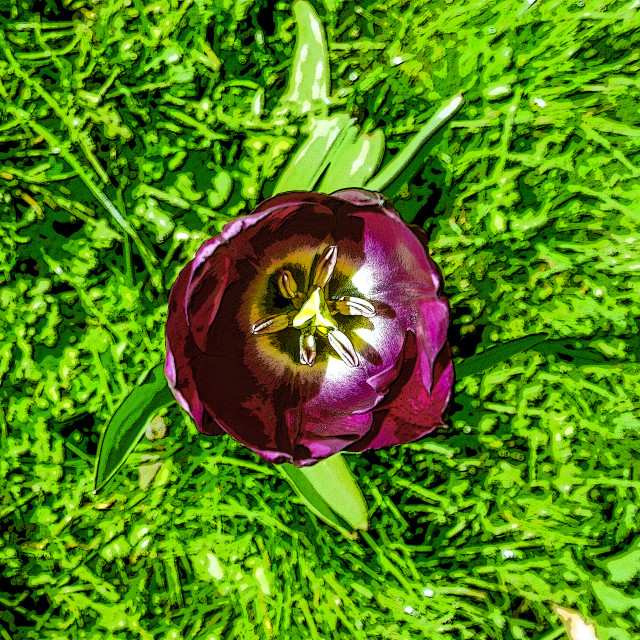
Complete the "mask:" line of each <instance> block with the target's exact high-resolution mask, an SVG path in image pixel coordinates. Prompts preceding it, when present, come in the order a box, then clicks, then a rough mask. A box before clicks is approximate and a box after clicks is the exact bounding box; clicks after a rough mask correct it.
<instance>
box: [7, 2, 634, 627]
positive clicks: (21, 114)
mask: <svg viewBox="0 0 640 640" xmlns="http://www.w3.org/2000/svg"><path fill="white" fill-rule="evenodd" d="M316 8H317V9H318V11H319V12H320V14H321V16H322V19H323V22H324V24H325V27H326V29H327V36H328V42H329V48H330V57H331V68H332V81H333V94H332V102H331V109H333V110H335V109H340V110H344V111H347V112H349V113H350V114H351V115H353V116H354V117H356V118H357V119H358V122H359V124H360V125H361V126H362V127H363V128H364V129H365V130H368V131H371V130H373V129H374V128H376V127H379V128H381V129H382V130H383V131H384V133H385V136H386V138H387V147H388V148H387V157H388V158H390V157H391V156H392V155H393V153H394V152H395V151H396V150H397V149H399V148H402V147H403V145H405V144H406V141H407V140H408V139H409V137H410V136H411V134H412V133H413V132H415V131H417V130H418V129H419V128H420V125H421V124H422V123H424V122H425V121H426V120H427V119H428V117H429V116H430V115H431V114H432V112H433V110H434V109H435V108H437V106H438V105H439V104H440V103H441V102H442V100H444V99H445V98H447V97H449V96H450V95H452V94H453V93H455V92H456V91H462V92H463V93H464V95H465V99H466V103H465V106H464V107H463V110H462V111H461V112H459V113H458V114H457V116H456V118H455V120H454V121H453V122H452V123H451V124H450V126H448V127H446V128H445V130H443V131H441V132H440V133H439V134H438V135H437V136H435V138H433V139H432V140H431V141H430V143H429V144H428V145H427V147H426V148H425V150H424V153H422V154H421V157H420V158H419V163H420V164H419V166H418V165H416V168H417V169H418V171H417V173H416V175H415V177H414V178H413V180H412V181H411V182H410V183H408V184H393V185H391V187H390V189H389V190H387V195H388V196H391V197H393V198H394V200H395V202H396V207H397V208H398V210H400V211H401V212H402V214H403V215H404V216H405V218H406V219H407V220H408V221H414V222H415V223H417V224H420V225H423V226H425V228H426V229H427V230H428V231H429V232H430V233H431V246H432V252H433V255H434V258H435V259H436V261H437V262H438V264H439V265H440V266H441V267H442V270H443V272H444V275H445V280H446V290H447V293H448V295H449V296H450V299H451V303H452V306H453V310H454V314H455V320H454V325H453V327H452V332H451V340H452V343H453V344H454V350H455V354H456V356H458V357H464V356H468V355H471V354H473V353H475V352H479V351H481V350H484V349H486V348H488V347H490V346H492V344H494V343H496V342H502V341H505V340H508V339H511V338H515V337H519V336H522V335H525V334H529V333H535V332H539V331H547V332H548V333H549V334H550V335H551V339H550V340H549V341H548V342H547V343H545V344H544V345H541V346H540V347H538V348H536V349H535V350H534V351H531V352H528V353H527V354H522V355H519V356H516V357H514V358H512V359H511V360H510V361H509V362H508V363H506V364H504V365H501V366H499V367H497V368H495V369H493V370H491V371H490V372H487V373H486V374H484V375H478V376H474V377H470V378H467V379H465V380H463V381H460V382H458V384H457V387H456V392H457V393H456V398H455V403H454V406H453V408H452V413H451V416H450V419H449V422H450V427H449V428H448V429H447V430H446V431H443V432H441V433H438V434H436V435H434V436H433V437H432V438H429V439H427V440H425V441H424V442H420V443H416V444H413V445H409V446H404V447H396V448H394V449H391V450H387V451H380V452H376V453H372V454H367V455H363V456H351V457H349V458H348V461H349V462H350V464H351V465H352V467H353V469H354V471H355V473H356V475H357V477H358V478H359V481H360V482H361V484H362V487H363V491H364V492H365V495H366V497H367V500H368V501H369V504H370V505H371V507H372V513H371V523H372V525H371V531H370V533H369V534H364V535H363V536H361V538H360V539H359V540H357V541H351V540H348V539H343V538H341V537H340V536H339V535H337V534H336V533H335V532H333V531H332V530H330V529H328V528H327V527H326V526H324V525H322V524H321V523H318V522H317V521H316V520H315V518H314V517H313V516H311V515H310V514H309V513H308V512H307V511H306V510H305V509H304V507H302V506H301V504H300V503H299V501H298V500H297V498H295V496H294V495H293V492H292V491H291V490H290V488H289V486H288V485H287V484H286V483H285V482H283V481H282V479H281V478H280V477H279V475H278V474H276V473H275V471H274V470H273V469H272V468H270V467H268V466H267V465H265V464H261V463H259V462H258V460H257V459H256V458H255V457H254V456H253V455H252V454H250V453H249V452H248V451H246V450H245V449H243V448H241V447H239V446H237V445H236V444H235V443H234V442H233V441H231V440H229V439H227V438H223V439H206V438H204V437H200V436H199V435H198V434H197V432H196V430H195V427H194V426H193V425H192V424H190V423H189V422H188V420H187V419H185V417H184V415H183V414H182V413H181V412H180V411H179V410H178V409H177V408H173V409H171V410H170V411H169V412H168V413H167V414H166V415H165V416H164V418H163V419H162V420H159V421H156V423H155V425H154V427H155V431H156V432H160V434H161V433H162V432H163V430H164V429H165V427H168V435H167V436H166V437H164V438H157V437H156V436H157V435H159V434H158V433H156V434H153V433H150V434H149V435H150V436H152V438H153V439H151V438H149V439H147V440H146V444H144V445H142V446H141V447H139V449H138V450H137V452H136V453H135V454H134V455H133V456H132V457H131V459H130V460H129V462H128V463H127V465H126V467H125V470H124V471H123V472H121V473H120V475H119V476H118V480H117V482H115V483H113V484H112V485H111V486H110V487H109V488H108V489H107V490H105V492H103V494H100V495H97V496H95V495H93V494H92V493H91V488H92V474H93V458H92V455H93V454H94V453H95V444H96V436H97V434H98V433H99V432H100V430H101V429H102V428H103V426H104V424H105V423H106V421H107V420H108V418H109V417H110V415H111V414H112V413H113V411H114V409H115V407H116V406H117V405H118V403H119V401H120V400H121V399H122V398H123V397H124V396H125V395H126V393H127V391H128V390H129V389H130V388H131V387H132V386H133V385H134V384H135V383H136V381H137V380H138V379H139V377H140V376H141V374H142V373H143V372H144V371H146V370H148V369H149V368H151V367H152V366H154V365H156V364H157V363H159V362H160V361H161V360H162V359H163V357H164V347H163V323H164V319H165V314H166V299H167V294H168V290H169V288H170V286H171V284H172V282H173V280H174V278H175V276H176V275H177V273H178V271H179V270H180V268H181V267H182V266H183V265H184V264H185V263H186V262H187V261H188V260H189V259H190V258H191V256H192V255H193V253H194V252H195V250H196V248H197V247H198V246H199V244H200V243H201V242H202V241H203V240H204V239H206V238H207V237H209V236H210V235H212V234H215V233H217V232H218V231H219V229H220V228H221V226H222V225H223V224H224V223H225V222H226V221H228V220H229V219H230V218H232V217H234V216H236V215H240V214H243V213H247V212H249V211H250V210H251V209H252V207H253V206H254V205H255V204H256V203H257V202H259V201H260V200H261V199H263V198H264V197H266V196H268V195H269V194H270V193H271V190H272V189H273V185H274V182H275V178H276V177H277V175H278V171H279V170H280V169H281V168H282V167H283V165H284V164H285V163H286V161H287V159H288V158H289V157H290V155H291V153H292V152H293V151H294V150H295V148H296V146H297V145H298V144H299V143H300V142H301V140H302V139H303V137H304V133H305V131H306V117H303V116H301V115H300V114H297V113H295V112H291V111H290V110H289V109H287V108H286V106H287V105H283V104H281V103H280V102H279V98H280V97H281V96H282V94H283V92H284V88H285V85H286V82H287V78H288V71H289V67H290V64H291V55H292V50H293V42H294V36H295V28H294V27H295V25H294V22H293V19H292V17H291V16H292V12H291V4H290V3H289V2H285V1H283V2H279V3H277V4H275V5H274V6H272V5H270V4H269V3H267V2H262V1H260V0H238V1H237V2H233V1H232V0H218V1H216V0H158V2H153V3H149V4H148V3H146V2H145V0H111V1H110V2H92V1H91V0H78V1H76V2H73V1H72V0H71V1H67V0H65V1H64V2H54V1H53V0H37V1H35V2H27V1H26V0H3V1H2V2H1V3H0V26H1V29H0V34H1V36H0V38H1V41H0V45H1V46H0V118H1V120H0V207H1V216H0V221H1V224H2V236H1V238H0V252H1V256H0V273H1V276H0V277H1V278H2V281H3V282H2V288H1V290H0V343H1V345H0V396H1V398H2V401H1V404H0V412H1V413H0V428H1V432H0V436H1V441H0V474H1V476H2V482H1V484H0V530H1V532H2V533H1V537H0V575H1V576H2V577H1V579H0V636H2V637H3V638H38V639H43V638H47V639H56V640H62V639H63V638H90V639H94V638H95V639H105V638H118V639H125V638H133V637H140V638H143V639H144V640H147V639H151V638H154V639H163V640H164V639H166V640H171V639H174V640H177V639H179V638H183V639H185V640H196V639H201V640H205V639H207V640H213V639H214V638H215V639H220V638H227V637H241V638H242V637H247V638H253V637H258V638H272V637H285V638H313V639H314V640H320V639H325V638H345V637H349V638H390V639H394V640H395V639H405V638H406V639H408V638H413V637H426V638H430V639H434V640H438V639H447V640H449V639H452V638H490V639H501V640H511V639H516V640H519V639H522V638H532V639H536V640H552V639H553V638H559V637H562V635H563V634H564V630H563V628H562V627H561V625H560V622H559V620H558V618H557V616H556V615H555V614H554V613H553V612H552V611H551V609H550V606H551V604H552V603H556V604H560V605H562V606H567V607H570V608H575V609H578V610H579V611H581V612H582V613H583V614H584V615H586V616H588V617H589V618H590V619H592V620H593V621H594V622H595V624H596V626H597V630H598V637H599V638H601V640H607V639H609V638H612V639H616V640H630V639H631V638H635V637H638V632H639V631H638V630H639V629H640V592H639V590H638V576H639V574H640V547H639V546H638V545H639V544H640V542H639V541H640V538H639V537H638V535H639V534H638V532H639V528H640V521H639V516H638V506H637V505H638V501H639V500H638V499H639V490H640V469H639V462H638V451H639V448H640V446H639V445H640V443H639V440H638V430H639V428H640V411H639V406H640V369H639V367H638V363H637V360H638V356H637V354H638V347H639V346H640V338H639V337H638V315H639V314H638V312H639V295H640V279H639V278H638V273H639V272H640V249H639V247H640V241H639V238H640V226H639V222H640V204H639V203H640V181H639V174H640V169H639V167H640V164H639V161H640V99H639V98H640V81H639V78H640V74H639V72H640V44H639V40H640V36H639V35H638V34H639V33H640V31H639V28H640V16H639V14H638V10H639V9H640V5H639V4H638V2H635V1H632V2H630V1H626V2H614V1H611V2H606V1H604V0H603V1H599V0H586V1H583V0H579V1H578V2H566V1H563V2H558V1H554V0H538V1H537V2H535V1H534V2H531V1H529V2H525V3H521V2H520V1H519V0H517V1H516V0H502V1H497V0H485V1H482V2H469V3H466V2H465V3H462V2H446V1H440V0H438V1H434V2H426V3H422V2H420V3H419V2H407V1H403V0H389V1H388V2H384V3H383V2H377V1H370V0H369V1H366V2H362V3H360V4H358V5H355V4H353V3H351V2H344V1H340V0H331V1H330V0H326V2H325V4H320V3H319V2H317V3H316ZM99 192H103V193H104V194H106V196H107V197H108V198H109V199H110V200H111V201H113V203H114V204H115V205H116V206H117V208H118V210H119V211H121V212H122V213H123V215H124V217H125V221H126V222H125V224H127V222H128V224H129V225H130V227H131V230H132V231H133V233H126V232H125V230H123V228H122V226H121V225H119V224H118V223H117V221H116V220H115V219H114V217H113V216H112V215H111V214H110V213H109V212H108V211H107V209H105V208H104V206H103V204H102V203H101V201H100V197H99V195H97V194H98V193H99Z"/></svg>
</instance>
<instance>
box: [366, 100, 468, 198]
mask: <svg viewBox="0 0 640 640" xmlns="http://www.w3.org/2000/svg"><path fill="white" fill-rule="evenodd" d="M463 104H464V98H463V97H462V94H460V93H456V95H455V96H453V98H450V99H449V100H447V101H446V102H445V103H444V104H443V105H442V106H441V107H440V109H438V111H437V112H436V113H435V114H434V115H433V116H431V118H429V120H428V122H427V123H426V124H425V125H424V126H423V127H422V129H420V131H418V133H416V135H415V136H414V137H413V138H412V139H411V140H410V141H409V142H408V143H407V145H406V146H405V147H404V149H402V151H400V152H399V153H397V154H396V155H395V156H394V157H393V160H391V162H389V164H388V165H387V166H386V167H384V168H383V169H382V170H381V171H380V172H379V173H378V175H376V176H375V177H374V178H372V179H371V180H370V181H369V182H368V183H367V185H366V188H367V189H369V190H370V191H383V190H384V189H386V188H387V187H388V186H389V185H390V184H391V183H392V182H393V181H394V180H396V179H397V178H398V177H399V176H400V174H401V173H402V172H403V171H404V170H405V169H406V168H407V167H408V166H409V164H410V163H411V161H412V160H413V158H414V157H415V156H416V154H417V153H418V152H419V151H420V149H421V148H422V146H423V145H424V144H425V142H426V141H427V140H429V138H431V136H432V135H433V134H434V133H435V132H436V131H438V129H440V127H442V126H443V125H444V124H446V123H447V122H449V120H451V118H453V116H454V115H455V114H456V113H457V112H458V110H459V109H460V107H461V106H462V105H463ZM410 177H411V176H407V179H408V178H410Z"/></svg>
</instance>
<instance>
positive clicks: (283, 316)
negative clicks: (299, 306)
mask: <svg viewBox="0 0 640 640" xmlns="http://www.w3.org/2000/svg"><path fill="white" fill-rule="evenodd" d="M290 324H291V316H290V314H288V313H280V314H278V315H276V316H267V317H266V318H261V319H260V320H258V322H256V323H255V324H254V325H253V326H252V327H251V333H253V334H254V335H257V336H262V335H265V334H267V333H276V332H278V331H282V330H283V329H286V328H287V327H288V326H289V325H290Z"/></svg>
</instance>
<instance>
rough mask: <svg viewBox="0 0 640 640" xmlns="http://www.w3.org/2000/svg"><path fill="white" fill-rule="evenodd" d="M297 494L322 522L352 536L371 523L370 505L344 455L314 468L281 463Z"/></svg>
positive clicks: (325, 461)
mask: <svg viewBox="0 0 640 640" xmlns="http://www.w3.org/2000/svg"><path fill="white" fill-rule="evenodd" d="M278 469H279V470H280V471H281V472H282V474H283V475H284V477H285V478H286V479H287V480H288V481H289V483H290V484H291V486H292V487H293V489H294V491H295V492H296V494H297V495H298V496H299V497H300V498H301V499H302V500H303V502H304V503H305V504H306V505H307V507H309V509H310V510H311V511H312V512H313V513H315V514H316V516H318V518H320V519H321V520H322V521H323V522H325V523H326V524H328V525H330V526H332V527H334V528H335V529H337V530H338V531H340V532H341V533H343V534H344V535H346V536H347V537H349V538H352V539H353V538H355V537H356V534H355V531H357V530H360V531H366V530H367V527H368V525H369V518H368V515H367V504H366V502H365V499H364V496H363V495H362V491H360V487H359V486H358V483H357V482H356V480H355V478H354V477H353V474H352V473H351V470H350V469H349V466H348V465H347V463H346V462H345V460H344V458H343V456H342V455H341V454H336V455H334V456H331V457H330V458H327V459H326V460H322V461H320V462H318V463H317V464H315V465H313V466H312V467H296V466H294V465H292V464H288V463H285V464H282V465H279V467H278Z"/></svg>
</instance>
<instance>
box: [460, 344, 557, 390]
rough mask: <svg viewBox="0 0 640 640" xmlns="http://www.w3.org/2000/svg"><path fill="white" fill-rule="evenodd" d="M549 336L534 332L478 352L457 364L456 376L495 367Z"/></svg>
mask: <svg viewBox="0 0 640 640" xmlns="http://www.w3.org/2000/svg"><path fill="white" fill-rule="evenodd" d="M548 337H549V336H548V335H547V334H546V333H534V334H532V335H530V336H524V338H516V339H515V340H510V341H509V342H505V343H504V344H500V345H498V346H497V347H493V348H491V349H489V350H488V351H485V352H484V353H478V354H476V355H474V356H471V357H469V358H467V359H466V360H465V361H464V362H462V363H461V364H459V365H456V377H457V378H458V379H459V380H461V379H462V378H466V377H467V376H475V375H477V374H478V373H482V372H483V371H486V370H487V369H491V368H492V367H495V366H496V365H497V364H500V363H501V362H504V361H505V360H508V359H509V358H511V357H512V356H515V355H516V354H518V353H521V352H522V351H526V350H527V349H531V347H535V346H536V345H537V344H540V343H541V342H543V341H544V340H546V339H547V338H548Z"/></svg>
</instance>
